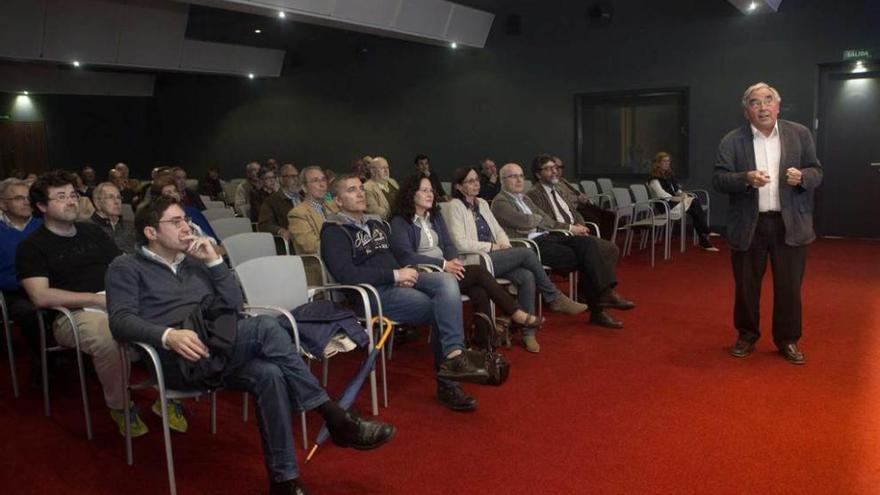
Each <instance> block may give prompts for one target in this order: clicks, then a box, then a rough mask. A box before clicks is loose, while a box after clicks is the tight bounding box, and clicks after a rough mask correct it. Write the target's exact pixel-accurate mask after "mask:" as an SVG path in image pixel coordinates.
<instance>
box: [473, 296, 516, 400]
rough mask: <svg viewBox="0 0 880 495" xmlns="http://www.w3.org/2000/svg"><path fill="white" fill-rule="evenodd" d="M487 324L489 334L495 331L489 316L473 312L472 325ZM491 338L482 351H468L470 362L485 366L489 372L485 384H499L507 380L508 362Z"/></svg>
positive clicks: (508, 372)
mask: <svg viewBox="0 0 880 495" xmlns="http://www.w3.org/2000/svg"><path fill="white" fill-rule="evenodd" d="M477 325H480V326H483V325H488V327H489V328H490V329H491V331H490V335H492V334H494V333H495V324H494V322H493V321H492V319H491V318H489V316H487V315H486V314H484V313H474V326H477ZM492 341H493V339H492V338H489V339H487V342H486V348H485V349H484V350H482V351H468V352H469V355H470V356H471V359H472V362H473V363H474V364H476V365H477V366H485V368H486V371H488V372H489V379H488V380H487V381H486V384H487V385H501V384H502V383H504V382H506V381H507V377H508V375H509V374H510V363H509V362H508V361H507V359H505V358H504V355H503V354H501V353H500V352H497V351H495V350H494V347H493V342H492Z"/></svg>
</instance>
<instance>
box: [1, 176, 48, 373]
mask: <svg viewBox="0 0 880 495" xmlns="http://www.w3.org/2000/svg"><path fill="white" fill-rule="evenodd" d="M32 213H33V209H32V208H31V204H30V202H29V201H28V185H27V183H26V182H25V181H23V180H20V179H6V180H4V181H3V182H0V290H2V291H3V297H4V299H5V300H6V307H7V309H8V310H9V317H10V318H11V319H12V320H14V321H15V322H16V323H17V324H18V326H19V328H21V330H22V333H23V334H24V337H25V340H26V341H27V343H28V346H29V347H30V351H31V355H32V356H33V357H34V361H33V362H34V364H35V366H34V368H33V369H34V370H39V366H37V365H39V359H40V334H39V327H38V326H37V325H38V324H37V310H36V308H34V305H33V303H31V300H30V299H28V296H27V294H26V293H25V292H24V290H22V288H21V284H19V283H18V278H16V276H15V250H16V249H18V244H19V243H20V242H21V240H22V239H24V238H25V237H27V236H28V234H30V233H31V232H33V231H35V230H37V227H39V226H40V225H42V223H43V220H42V219H40V218H36V217H34V216H33V215H32ZM32 376H34V377H36V376H37V375H36V374H34V375H32Z"/></svg>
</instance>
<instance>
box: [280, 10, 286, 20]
mask: <svg viewBox="0 0 880 495" xmlns="http://www.w3.org/2000/svg"><path fill="white" fill-rule="evenodd" d="M285 17H287V14H285V13H284V11H283V10H279V11H278V18H279V19H284V18H285Z"/></svg>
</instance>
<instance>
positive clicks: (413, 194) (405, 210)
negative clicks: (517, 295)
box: [391, 174, 542, 352]
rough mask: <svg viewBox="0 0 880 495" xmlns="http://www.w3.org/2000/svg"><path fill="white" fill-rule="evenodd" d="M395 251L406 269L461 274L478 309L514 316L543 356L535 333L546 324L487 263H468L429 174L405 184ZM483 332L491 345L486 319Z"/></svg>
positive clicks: (395, 224) (394, 227) (394, 224)
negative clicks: (500, 282)
mask: <svg viewBox="0 0 880 495" xmlns="http://www.w3.org/2000/svg"><path fill="white" fill-rule="evenodd" d="M392 211H393V213H394V217H393V218H392V220H391V250H392V251H393V252H394V256H395V257H396V258H397V261H399V262H400V263H401V264H403V265H407V266H415V265H420V264H429V265H437V266H438V267H441V268H442V269H443V271H444V272H447V273H451V274H453V275H455V278H456V279H457V280H458V287H459V290H461V292H462V293H463V294H465V295H467V296H468V297H469V298H470V299H471V304H472V305H473V308H474V311H476V312H480V313H483V314H485V315H487V316H491V315H492V310H491V306H490V303H489V300H490V299H491V300H492V301H493V302H495V304H497V305H498V307H499V309H501V311H502V312H503V313H504V314H507V315H510V319H511V320H512V321H513V323H514V325H515V326H519V327H521V328H523V332H524V336H523V345H524V346H525V348H526V350H528V351H530V352H538V351H539V350H540V348H539V347H538V344H537V340H535V337H534V334H535V330H537V329H538V327H540V326H541V323H542V320H541V319H540V318H538V317H537V316H534V315H530V314H528V313H527V312H525V311H523V310H522V309H520V305H519V303H517V302H516V301H515V300H514V299H513V297H512V296H511V295H510V294H508V293H507V291H506V290H505V289H504V288H503V287H501V286H500V285H498V282H496V281H495V277H494V276H492V274H491V273H489V272H488V271H487V270H486V269H485V268H484V267H483V266H482V265H480V264H479V262H477V263H476V264H468V265H465V264H464V263H463V262H462V260H461V259H459V256H458V250H457V249H456V248H455V245H454V244H453V243H452V238H451V237H450V235H449V232H447V230H446V224H445V223H444V221H443V216H442V214H441V213H440V208H439V207H438V206H437V204H436V203H435V202H434V191H433V190H432V189H431V181H430V180H428V178H427V177H426V176H424V175H420V174H417V175H413V176H412V177H410V178H409V179H407V180H406V181H404V182H403V184H402V186H401V188H400V195H399V196H398V197H397V203H395V205H394V209H393V210H392ZM475 322H476V323H477V327H478V329H479V332H478V334H477V340H478V342H479V344H480V345H481V346H485V344H486V342H485V340H486V339H487V338H488V337H489V332H490V330H491V328H489V327H488V326H487V324H486V323H487V322H486V321H485V320H483V319H481V318H477V319H475Z"/></svg>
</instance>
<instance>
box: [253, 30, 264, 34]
mask: <svg viewBox="0 0 880 495" xmlns="http://www.w3.org/2000/svg"><path fill="white" fill-rule="evenodd" d="M254 32H255V33H257V34H260V33H262V32H263V30H262V29H254Z"/></svg>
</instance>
